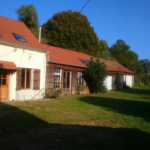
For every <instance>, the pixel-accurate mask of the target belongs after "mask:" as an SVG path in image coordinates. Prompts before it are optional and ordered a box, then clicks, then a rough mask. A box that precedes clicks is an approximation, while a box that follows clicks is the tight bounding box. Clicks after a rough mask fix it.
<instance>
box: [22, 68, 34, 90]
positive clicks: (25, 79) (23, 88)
mask: <svg viewBox="0 0 150 150" xmlns="http://www.w3.org/2000/svg"><path fill="white" fill-rule="evenodd" d="M21 69H25V78H24V87H22V85H21V90H26V89H31V83H32V69H29V68H21ZM27 70H30V87H29V88H27V87H26V86H27V85H26V83H27V82H26V81H27ZM21 78H22V73H21ZM21 82H22V79H21Z"/></svg>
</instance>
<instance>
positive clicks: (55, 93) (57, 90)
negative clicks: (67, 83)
mask: <svg viewBox="0 0 150 150" xmlns="http://www.w3.org/2000/svg"><path fill="white" fill-rule="evenodd" d="M60 94H61V89H56V90H54V98H57V97H59V96H60Z"/></svg>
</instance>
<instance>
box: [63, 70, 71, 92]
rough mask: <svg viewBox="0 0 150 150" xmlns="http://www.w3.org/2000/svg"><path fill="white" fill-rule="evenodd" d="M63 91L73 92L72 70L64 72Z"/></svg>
mask: <svg viewBox="0 0 150 150" xmlns="http://www.w3.org/2000/svg"><path fill="white" fill-rule="evenodd" d="M63 93H71V72H70V71H64V72H63Z"/></svg>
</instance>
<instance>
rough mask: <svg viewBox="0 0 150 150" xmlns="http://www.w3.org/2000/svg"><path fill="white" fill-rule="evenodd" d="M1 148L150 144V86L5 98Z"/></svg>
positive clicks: (148, 146) (141, 146)
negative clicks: (32, 98) (38, 97)
mask: <svg viewBox="0 0 150 150" xmlns="http://www.w3.org/2000/svg"><path fill="white" fill-rule="evenodd" d="M0 149H1V150H2V149H10V150H11V149H23V150H24V149H25V150H26V149H28V150H30V149H32V150H33V149H36V150H41V149H42V150H43V149H64V150H67V149H69V150H70V149H81V150H82V149H83V150H84V149H86V150H87V149H90V150H91V149H92V150H94V149H115V150H117V149H119V150H121V149H142V150H143V149H147V150H149V149H150V88H149V87H146V88H144V87H142V88H131V89H123V90H119V91H108V92H107V93H104V94H90V95H75V96H73V95H67V96H62V97H60V98H57V99H50V100H43V101H32V102H31V101H26V102H5V103H4V102H1V103H0Z"/></svg>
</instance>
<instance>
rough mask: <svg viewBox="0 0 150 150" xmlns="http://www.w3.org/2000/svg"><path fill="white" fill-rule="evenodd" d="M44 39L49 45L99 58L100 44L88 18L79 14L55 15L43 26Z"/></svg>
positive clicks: (67, 12) (62, 13) (69, 12)
mask: <svg viewBox="0 0 150 150" xmlns="http://www.w3.org/2000/svg"><path fill="white" fill-rule="evenodd" d="M42 37H44V38H46V39H47V41H48V43H47V44H49V45H53V46H57V47H62V48H66V49H70V50H74V51H79V52H84V53H86V54H89V55H92V56H97V55H98V54H99V42H98V37H97V35H96V33H95V32H94V28H93V27H91V26H90V22H89V21H88V19H87V17H86V16H84V15H82V14H80V13H79V12H72V11H71V10H69V11H63V12H61V13H60V12H59V13H57V14H55V15H54V16H53V17H52V19H49V20H48V21H47V23H45V24H43V26H42Z"/></svg>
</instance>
